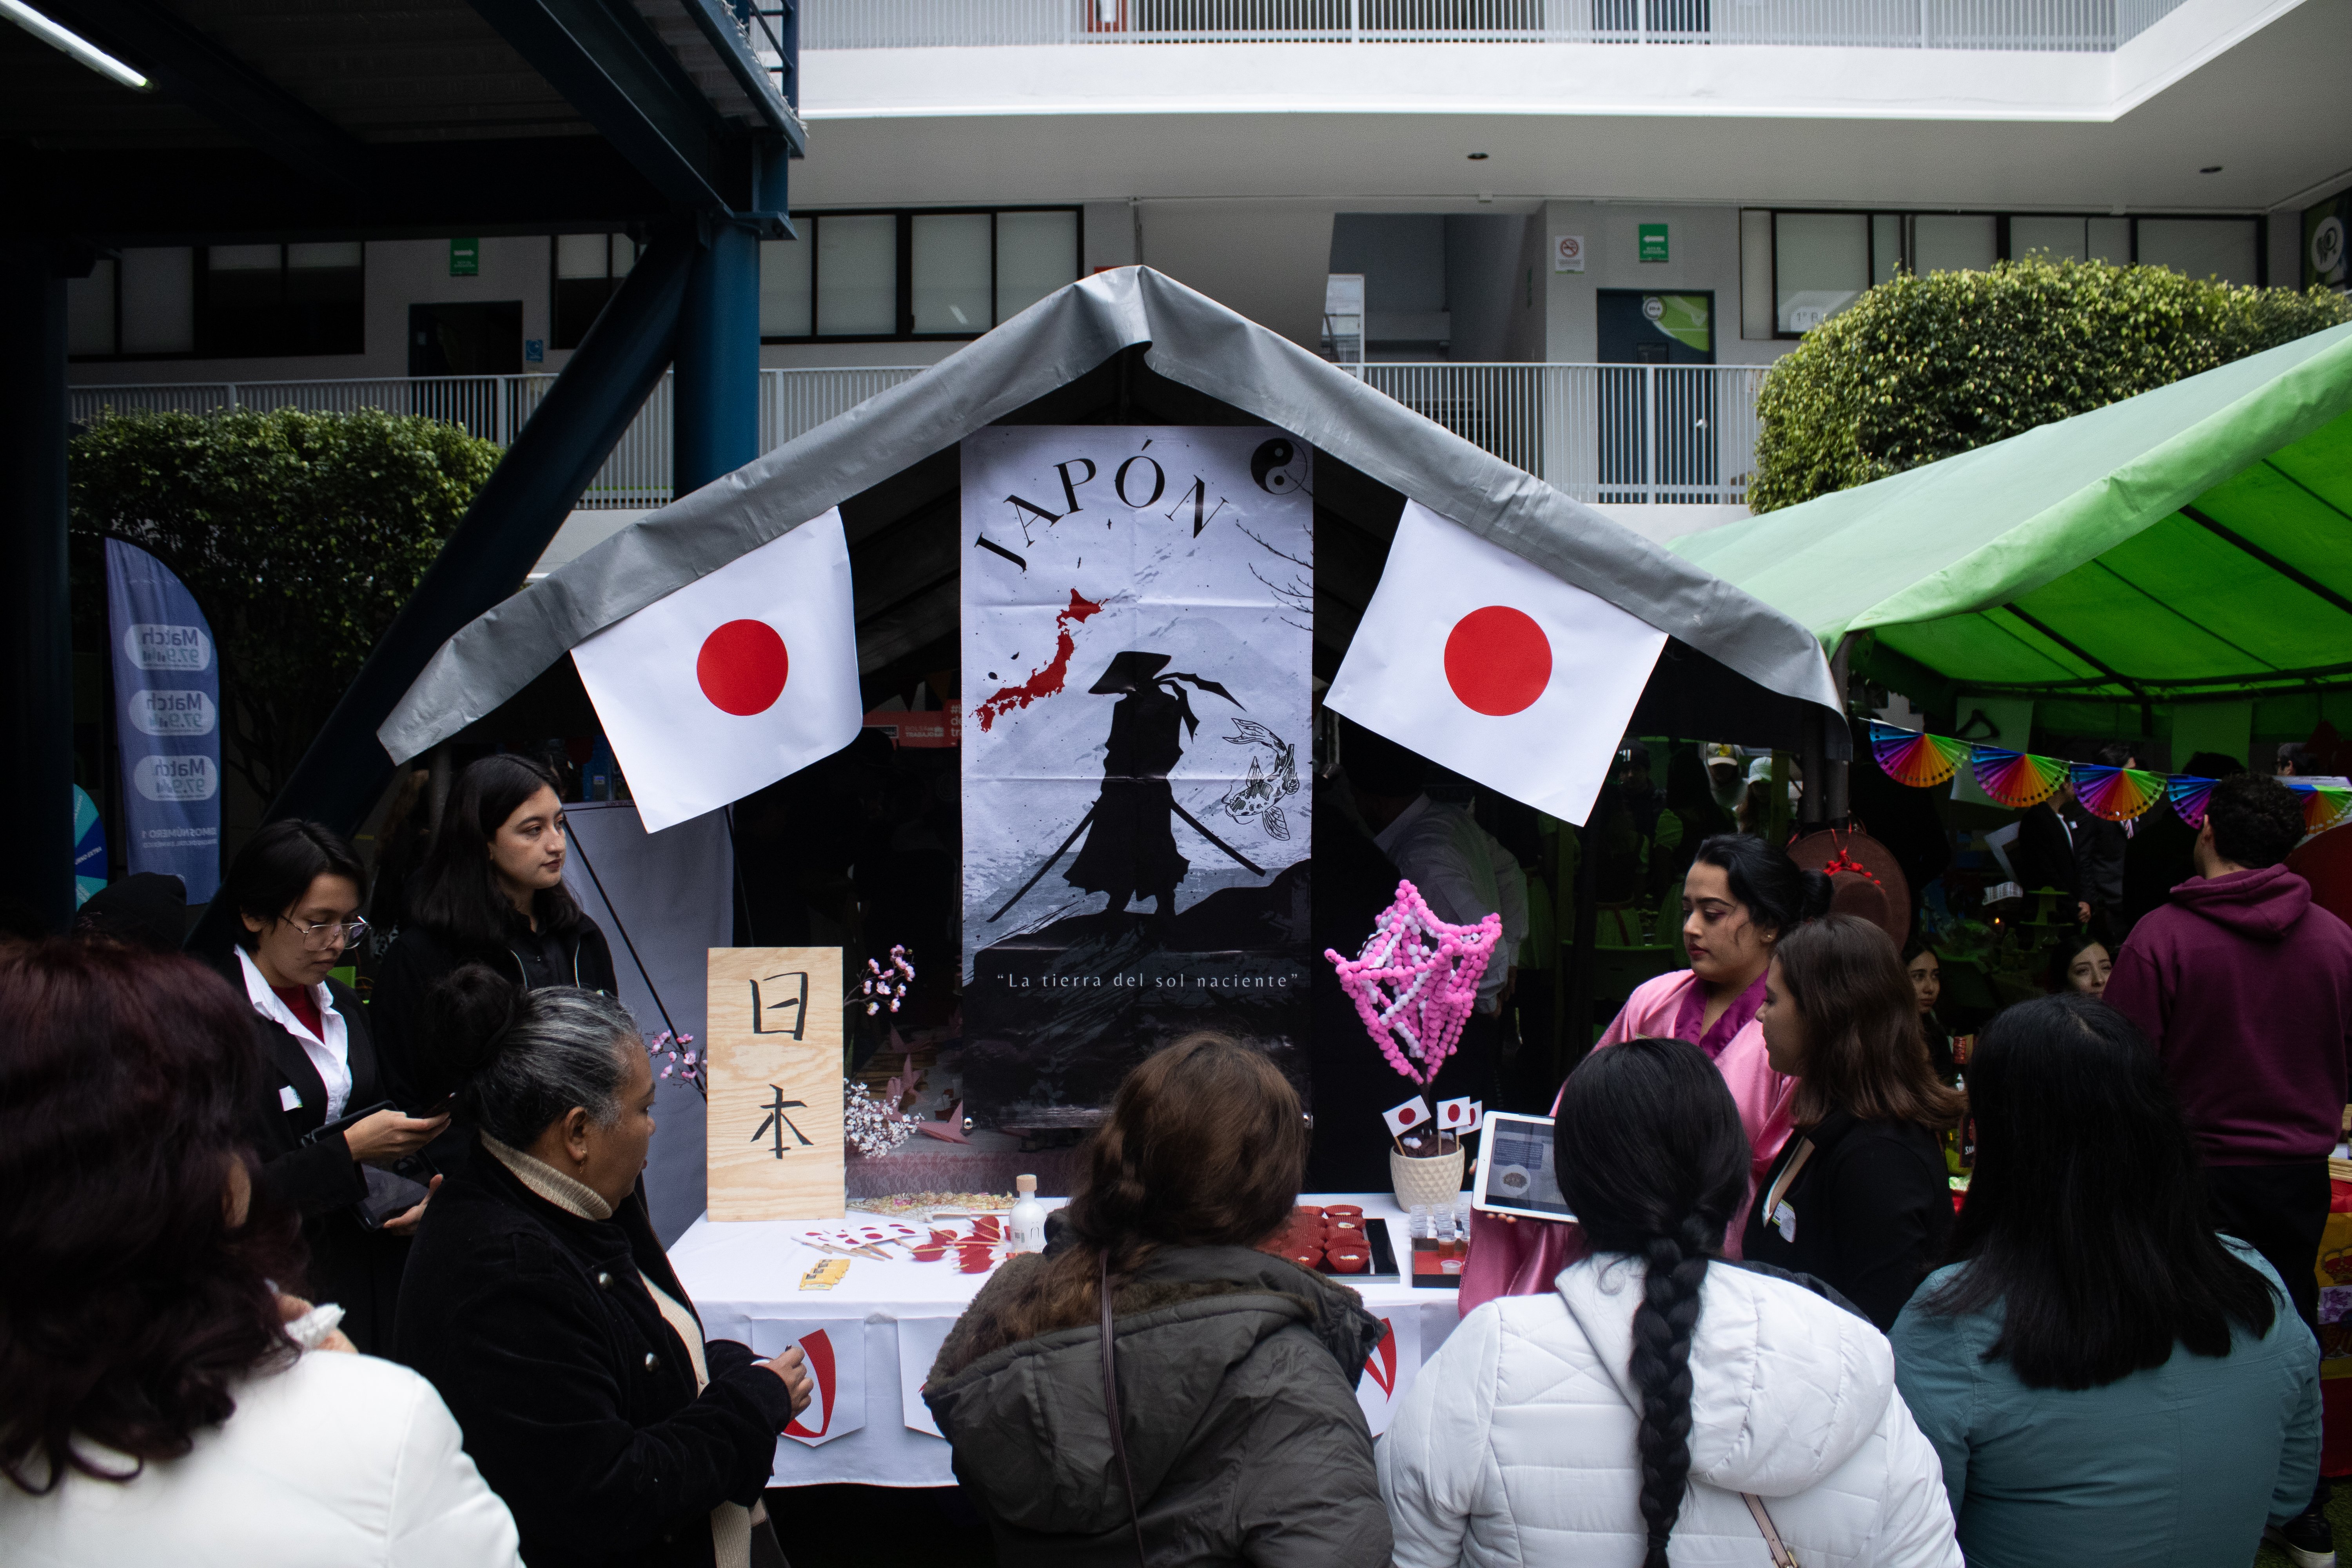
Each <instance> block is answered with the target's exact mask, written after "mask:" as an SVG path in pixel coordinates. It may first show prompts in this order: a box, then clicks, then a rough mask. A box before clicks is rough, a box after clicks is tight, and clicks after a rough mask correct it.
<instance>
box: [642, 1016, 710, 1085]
mask: <svg viewBox="0 0 2352 1568" xmlns="http://www.w3.org/2000/svg"><path fill="white" fill-rule="evenodd" d="M646 1056H647V1057H648V1058H651V1059H652V1060H653V1062H654V1064H655V1065H656V1066H657V1067H659V1068H661V1071H660V1072H659V1073H658V1074H657V1075H656V1076H657V1077H660V1078H671V1077H676V1078H679V1079H684V1080H685V1081H686V1082H688V1083H690V1084H692V1085H693V1086H694V1090H695V1092H696V1093H697V1094H699V1095H700V1096H702V1098H703V1099H705V1100H709V1098H710V1064H709V1062H707V1061H705V1060H703V1059H702V1057H701V1055H700V1054H699V1053H698V1052H697V1051H696V1050H695V1049H694V1037H693V1036H692V1035H677V1036H675V1037H673V1036H672V1035H671V1033H670V1032H669V1031H668V1030H667V1029H664V1030H663V1031H662V1032H661V1033H660V1034H658V1035H656V1036H655V1037H653V1038H652V1039H650V1040H647V1041H646Z"/></svg>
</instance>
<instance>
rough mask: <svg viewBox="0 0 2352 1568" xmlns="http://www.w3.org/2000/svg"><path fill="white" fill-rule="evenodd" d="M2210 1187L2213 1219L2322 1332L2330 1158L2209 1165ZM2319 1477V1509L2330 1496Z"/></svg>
mask: <svg viewBox="0 0 2352 1568" xmlns="http://www.w3.org/2000/svg"><path fill="white" fill-rule="evenodd" d="M2205 1192H2206V1195H2207V1197H2208V1198H2209V1200H2210V1202H2211V1204H2212V1207H2213V1221H2214V1224H2215V1225H2216V1226H2219V1227H2220V1228H2221V1229H2222V1230H2225V1231H2227V1232H2229V1234H2231V1236H2234V1237H2237V1238H2238V1239H2239V1240H2241V1241H2242V1242H2244V1243H2245V1244H2246V1245H2247V1246H2249V1247H2252V1248H2253V1249H2254V1250H2255V1251H2256V1252H2259V1253H2261V1254H2262V1255H2263V1260H2264V1261H2265V1262H2267V1263H2268V1264H2269V1265H2270V1266H2271V1267H2272V1268H2275V1269H2277V1270H2278V1276H2279V1278H2280V1279H2283V1280H2284V1281H2285V1282H2286V1295H2287V1301H2288V1303H2289V1305H2291V1306H2293V1307H2294V1315H2295V1316H2296V1317H2298V1318H2301V1319H2302V1320H2303V1321H2304V1323H2305V1326H2306V1327H2307V1328H2309V1329H2310V1330H2311V1334H2312V1338H2313V1339H2317V1338H2318V1337H2319V1279H2318V1274H2317V1268H2318V1265H2319V1242H2320V1238H2321V1237H2322V1236H2323V1235H2324V1234H2325V1233H2326V1229H2327V1205H2328V1198H2329V1190H2328V1181H2327V1162H2326V1160H2325V1159H2324V1158H2323V1159H2317V1160H2303V1161H2298V1162H2296V1163H2294V1164H2291V1165H2208V1166H2207V1167H2206V1168H2205ZM2327 1493H2328V1486H2327V1478H2326V1476H2322V1477H2320V1478H2319V1489H2318V1490H2317V1492H2316V1493H2315V1494H2314V1496H2313V1498H2312V1506H2313V1507H2314V1508H2320V1507H2324V1506H2325V1505H2326V1501H2327Z"/></svg>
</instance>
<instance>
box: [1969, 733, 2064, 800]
mask: <svg viewBox="0 0 2352 1568" xmlns="http://www.w3.org/2000/svg"><path fill="white" fill-rule="evenodd" d="M1969 772H1970V773H1974V774H1976V778H1977V787H1978V788H1979V789H1980V790H1982V791H1984V792H1985V796H1986V798H1987V799H1989V800H1990V801H1992V802H1993V804H1995V805H2005V806H2007V807H2009V808H2010V809H2011V811H2022V810H2024V809H2025V808H2026V807H2027V806H2029V805H2041V804H2042V802H2043V801H2045V800H2048V799H2049V798H2050V797H2051V796H2052V795H2056V794H2057V793H2058V786H2059V785H2060V784H2064V783H2065V782H2066V764H2065V763H2061V762H2056V761H2053V759H2051V758H2049V757H2037V756H2035V755H2033V754H2032V752H2009V751H2003V750H2002V749H2001V748H2000V747H1999V746H1974V747H1971V748H1969Z"/></svg>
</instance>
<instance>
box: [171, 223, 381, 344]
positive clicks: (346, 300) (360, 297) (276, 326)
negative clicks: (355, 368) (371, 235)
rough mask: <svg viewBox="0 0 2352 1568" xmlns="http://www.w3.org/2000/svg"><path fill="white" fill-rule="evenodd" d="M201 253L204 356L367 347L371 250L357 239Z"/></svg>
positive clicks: (198, 319) (199, 311)
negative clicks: (367, 267)
mask: <svg viewBox="0 0 2352 1568" xmlns="http://www.w3.org/2000/svg"><path fill="white" fill-rule="evenodd" d="M197 255H198V258H199V260H198V264H197V267H196V269H195V282H196V288H195V306H196V309H195V325H196V334H195V335H196V352H197V353H200V354H202V355H204V356H205V357H206V358H208V359H241V358H247V357H252V358H260V357H268V356H275V355H288V354H355V353H364V352H365V351H366V348H367V319H366V309H365V307H366V265H365V262H366V250H365V247H363V246H362V245H361V243H360V242H359V241H358V240H355V239H353V240H330V241H324V242H314V243H310V244H301V245H214V246H206V247H203V248H202V249H201V250H199V251H198V253H197Z"/></svg>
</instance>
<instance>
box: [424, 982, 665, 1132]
mask: <svg viewBox="0 0 2352 1568" xmlns="http://www.w3.org/2000/svg"><path fill="white" fill-rule="evenodd" d="M429 1006H430V1009H431V1013H430V1017H431V1021H432V1028H431V1032H430V1034H429V1036H428V1037H427V1039H428V1044H427V1048H426V1051H425V1063H424V1068H425V1074H426V1077H427V1080H428V1081H427V1082H426V1084H425V1086H423V1087H424V1088H425V1092H426V1093H427V1094H429V1095H431V1096H433V1097H434V1098H436V1099H438V1098H439V1097H440V1096H442V1095H446V1094H452V1093H455V1094H457V1095H458V1096H459V1097H460V1101H459V1103H460V1105H461V1107H462V1108H463V1110H464V1112H465V1114H466V1118H467V1120H468V1121H471V1122H473V1123H474V1124H475V1125H476V1126H478V1127H479V1128H480V1129H481V1130H482V1131H485V1132H487V1133H488V1134H489V1135H490V1136H491V1137H493V1138H496V1139H498V1140H499V1142H502V1143H509V1144H512V1145H514V1146H515V1147H516V1148H522V1147H524V1146H526V1145H528V1144H529V1143H530V1142H532V1141H533V1140H534V1139H536V1138H537V1137H538V1136H539V1134H540V1133H541V1131H545V1130H546V1128H547V1126H548V1124H549V1123H550V1122H551V1121H555V1120H557V1119H558V1118H559V1117H562V1116H563V1115H565V1114H566V1113H567V1112H569V1111H570V1110H572V1107H574V1106H582V1107H584V1108H586V1110H587V1111H588V1113H589V1116H590V1118H591V1119H592V1120H593V1121H595V1122H597V1123H598V1124H599V1125H600V1126H610V1125H612V1123H613V1121H614V1120H615V1119H616V1118H617V1117H618V1115H619V1114H620V1091H621V1089H622V1086H623V1083H624V1081H625V1079H626V1078H627V1076H628V1063H629V1057H630V1055H631V1053H633V1052H636V1051H639V1050H641V1049H642V1047H640V1046H639V1044H638V1037H637V1026H636V1020H635V1019H634V1018H632V1017H631V1016H629V1010H628V1009H627V1008H626V1007H624V1006H622V1005H621V1004H620V1003H618V1002H616V1001H614V999H613V998H611V997H610V996H606V995H604V994H602V993H601V992H595V991H582V990H578V989H575V988H574V987H572V986H569V985H551V986H546V987H543V988H541V989H540V990H537V991H525V990H523V989H522V988H521V987H520V986H519V985H517V984H514V982H512V981H510V980H508V979H505V978H503V977H502V976H500V975H499V973H497V972H496V971H495V970H492V969H490V968H489V967H488V966H487V965H485V964H479V963H468V964H466V965H464V966H463V967H461V968H459V969H458V970H457V972H456V973H452V974H451V975H450V976H449V977H448V978H447V979H446V980H444V981H443V982H442V983H441V984H439V985H437V986H436V987H435V988H434V991H433V995H432V998H431V1001H430V1003H429Z"/></svg>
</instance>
